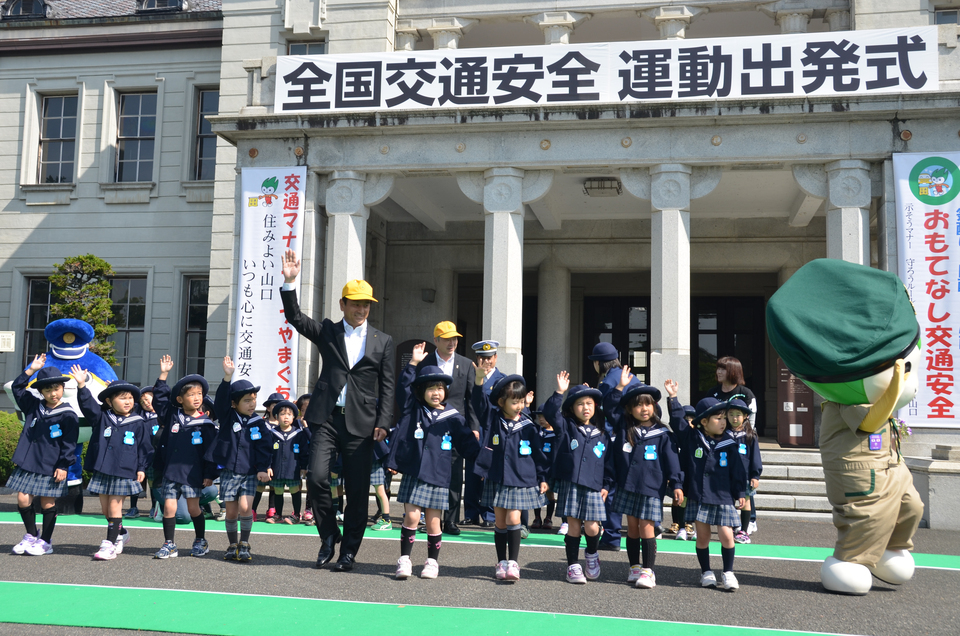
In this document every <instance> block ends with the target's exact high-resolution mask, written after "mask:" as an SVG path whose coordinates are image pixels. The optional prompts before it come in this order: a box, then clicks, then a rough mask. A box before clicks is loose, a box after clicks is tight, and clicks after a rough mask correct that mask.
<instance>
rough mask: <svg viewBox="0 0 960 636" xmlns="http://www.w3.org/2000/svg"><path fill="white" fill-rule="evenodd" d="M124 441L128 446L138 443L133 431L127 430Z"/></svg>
mask: <svg viewBox="0 0 960 636" xmlns="http://www.w3.org/2000/svg"><path fill="white" fill-rule="evenodd" d="M123 443H124V444H126V445H127V446H133V445H134V444H136V443H137V440H135V439H134V438H133V431H126V432H125V433H124V434H123Z"/></svg>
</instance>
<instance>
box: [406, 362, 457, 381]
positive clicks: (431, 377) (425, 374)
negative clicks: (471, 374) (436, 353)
mask: <svg viewBox="0 0 960 636" xmlns="http://www.w3.org/2000/svg"><path fill="white" fill-rule="evenodd" d="M434 382H443V386H450V383H451V382H453V378H451V377H450V376H449V375H447V374H446V373H444V372H443V371H441V370H440V367H438V366H436V365H433V364H431V365H427V366H425V367H422V368H421V369H420V370H419V371H417V377H416V378H415V379H414V381H413V384H414V385H416V386H419V385H421V384H424V383H426V384H433V383H434Z"/></svg>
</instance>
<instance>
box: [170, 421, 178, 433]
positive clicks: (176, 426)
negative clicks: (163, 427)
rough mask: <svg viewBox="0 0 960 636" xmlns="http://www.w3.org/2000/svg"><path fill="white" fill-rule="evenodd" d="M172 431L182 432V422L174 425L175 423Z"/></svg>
mask: <svg viewBox="0 0 960 636" xmlns="http://www.w3.org/2000/svg"><path fill="white" fill-rule="evenodd" d="M170 432H171V433H179V432H180V422H177V423H176V424H174V425H173V428H171V429H170Z"/></svg>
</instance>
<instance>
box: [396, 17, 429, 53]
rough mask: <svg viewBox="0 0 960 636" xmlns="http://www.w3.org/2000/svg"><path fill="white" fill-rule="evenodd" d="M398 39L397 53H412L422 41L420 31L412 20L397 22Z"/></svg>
mask: <svg viewBox="0 0 960 636" xmlns="http://www.w3.org/2000/svg"><path fill="white" fill-rule="evenodd" d="M396 33H397V38H396V42H395V43H394V47H393V48H394V49H395V50H397V51H412V50H413V49H414V48H415V47H416V44H417V42H419V41H420V40H421V39H423V38H421V37H420V30H419V29H418V28H417V27H416V26H414V25H413V23H412V21H411V20H397V27H396Z"/></svg>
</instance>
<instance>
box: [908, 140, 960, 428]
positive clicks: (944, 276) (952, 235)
mask: <svg viewBox="0 0 960 636" xmlns="http://www.w3.org/2000/svg"><path fill="white" fill-rule="evenodd" d="M958 164H960V153H945V154H939V155H932V154H929V153H903V154H895V155H893V173H894V179H895V180H896V182H897V230H898V237H897V238H898V240H897V252H898V254H899V260H900V262H899V267H900V272H899V273H900V278H901V279H902V280H903V282H904V284H905V285H906V287H907V291H908V292H909V294H910V299H911V300H912V301H913V306H914V308H915V309H916V312H917V320H918V321H919V322H920V346H921V347H922V349H923V364H922V368H921V369H917V370H916V371H917V372H919V373H920V374H921V379H920V389H919V391H918V392H917V397H916V399H915V400H914V401H913V402H911V403H910V404H909V405H908V406H907V407H906V408H904V409H901V410H900V417H901V419H903V420H904V421H906V422H907V424H909V425H910V426H920V427H923V426H927V427H938V428H960V419H958V415H960V395H958V393H957V386H956V379H957V373H956V363H955V360H956V358H957V354H958V353H960V350H958V346H960V333H958V332H960V213H958V203H960V198H958V195H960V169H958V168H957V165H958Z"/></svg>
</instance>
